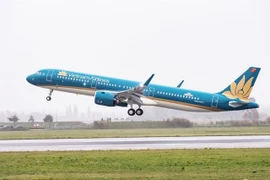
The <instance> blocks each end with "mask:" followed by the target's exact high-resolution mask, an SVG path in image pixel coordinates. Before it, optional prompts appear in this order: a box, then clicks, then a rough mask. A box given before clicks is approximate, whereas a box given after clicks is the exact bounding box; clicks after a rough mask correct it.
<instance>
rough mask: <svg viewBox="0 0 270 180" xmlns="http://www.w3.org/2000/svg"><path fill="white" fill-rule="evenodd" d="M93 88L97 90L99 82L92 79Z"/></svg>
mask: <svg viewBox="0 0 270 180" xmlns="http://www.w3.org/2000/svg"><path fill="white" fill-rule="evenodd" d="M91 87H92V88H96V87H97V80H96V79H92V82H91Z"/></svg>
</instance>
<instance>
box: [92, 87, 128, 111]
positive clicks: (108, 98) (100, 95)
mask: <svg viewBox="0 0 270 180" xmlns="http://www.w3.org/2000/svg"><path fill="white" fill-rule="evenodd" d="M95 103H96V104H98V105H102V106H122V107H126V106H127V105H128V104H127V103H125V102H117V100H116V99H115V95H114V94H112V93H110V92H106V91H97V92H96V93H95Z"/></svg>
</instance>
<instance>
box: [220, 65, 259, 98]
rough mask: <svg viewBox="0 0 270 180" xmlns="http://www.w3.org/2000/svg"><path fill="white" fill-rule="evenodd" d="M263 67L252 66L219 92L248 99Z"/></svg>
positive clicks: (230, 96)
mask: <svg viewBox="0 0 270 180" xmlns="http://www.w3.org/2000/svg"><path fill="white" fill-rule="evenodd" d="M260 70H261V68H259V67H250V68H248V69H247V70H246V71H245V72H244V73H243V74H242V75H241V76H239V77H238V78H237V79H236V80H235V81H234V82H232V83H231V84H230V85H229V86H228V87H226V88H225V89H224V90H223V91H221V92H219V93H218V94H222V95H224V96H226V97H228V98H230V99H236V98H239V99H242V100H248V98H249V96H250V93H251V91H252V88H253V86H254V84H255V82H256V79H257V77H258V75H259V72H260Z"/></svg>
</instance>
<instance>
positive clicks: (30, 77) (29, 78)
mask: <svg viewBox="0 0 270 180" xmlns="http://www.w3.org/2000/svg"><path fill="white" fill-rule="evenodd" d="M33 80H34V79H33V76H32V75H29V76H27V77H26V81H27V82H29V83H30V84H32V82H33Z"/></svg>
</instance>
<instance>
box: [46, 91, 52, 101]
mask: <svg viewBox="0 0 270 180" xmlns="http://www.w3.org/2000/svg"><path fill="white" fill-rule="evenodd" d="M52 93H53V90H52V89H51V90H50V92H49V96H47V97H46V100H47V101H50V100H52Z"/></svg>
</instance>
